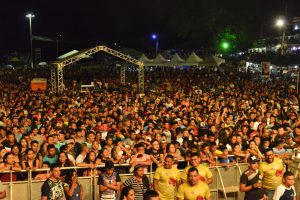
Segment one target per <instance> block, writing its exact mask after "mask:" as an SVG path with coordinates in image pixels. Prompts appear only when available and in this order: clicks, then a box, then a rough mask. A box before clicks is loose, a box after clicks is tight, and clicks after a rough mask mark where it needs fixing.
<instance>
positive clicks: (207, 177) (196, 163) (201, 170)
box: [181, 152, 213, 185]
mask: <svg viewBox="0 0 300 200" xmlns="http://www.w3.org/2000/svg"><path fill="white" fill-rule="evenodd" d="M191 167H195V168H197V169H198V174H199V180H201V181H202V182H205V183H207V184H208V185H209V184H211V183H212V181H213V179H212V173H211V171H210V170H209V168H208V167H205V166H203V165H202V164H201V158H200V156H199V154H198V153H197V152H194V153H192V155H191V159H190V165H189V166H187V167H186V168H185V169H184V170H183V173H182V176H181V182H183V183H184V182H186V181H187V178H188V171H189V169H190V168H191Z"/></svg>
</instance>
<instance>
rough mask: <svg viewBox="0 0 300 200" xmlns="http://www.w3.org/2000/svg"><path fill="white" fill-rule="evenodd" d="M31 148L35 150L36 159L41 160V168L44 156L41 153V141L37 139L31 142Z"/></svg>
mask: <svg viewBox="0 0 300 200" xmlns="http://www.w3.org/2000/svg"><path fill="white" fill-rule="evenodd" d="M31 149H32V151H33V154H34V155H33V156H34V159H36V160H39V168H42V165H43V157H42V155H41V153H39V142H38V141H37V140H33V141H32V142H31Z"/></svg>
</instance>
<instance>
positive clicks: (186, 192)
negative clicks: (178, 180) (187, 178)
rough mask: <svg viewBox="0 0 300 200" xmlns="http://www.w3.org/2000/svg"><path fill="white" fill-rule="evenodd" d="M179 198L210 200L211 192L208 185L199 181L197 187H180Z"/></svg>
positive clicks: (185, 185)
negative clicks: (208, 199)
mask: <svg viewBox="0 0 300 200" xmlns="http://www.w3.org/2000/svg"><path fill="white" fill-rule="evenodd" d="M177 197H178V198H181V199H183V200H197V199H201V200H202V199H207V198H210V191H209V188H208V185H207V184H206V183H203V182H201V181H199V182H198V184H197V185H195V186H191V185H189V184H188V183H183V184H182V185H180V186H179V189H178V193H177Z"/></svg>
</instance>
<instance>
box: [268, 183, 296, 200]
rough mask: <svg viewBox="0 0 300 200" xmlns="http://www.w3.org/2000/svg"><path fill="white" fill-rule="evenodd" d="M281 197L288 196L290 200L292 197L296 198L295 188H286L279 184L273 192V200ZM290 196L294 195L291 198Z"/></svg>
mask: <svg viewBox="0 0 300 200" xmlns="http://www.w3.org/2000/svg"><path fill="white" fill-rule="evenodd" d="M285 192H286V194H284V193H285ZM283 195H289V197H291V199H294V197H296V190H295V187H294V186H291V187H289V188H287V187H286V186H285V185H283V184H280V185H279V186H278V187H277V188H276V190H275V192H274V196H273V200H279V199H280V197H282V196H283ZM292 195H294V196H293V197H292Z"/></svg>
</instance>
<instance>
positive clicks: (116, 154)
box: [112, 142, 131, 164]
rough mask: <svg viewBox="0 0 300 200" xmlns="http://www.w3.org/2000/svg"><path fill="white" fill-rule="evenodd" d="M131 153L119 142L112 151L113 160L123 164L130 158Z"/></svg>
mask: <svg viewBox="0 0 300 200" xmlns="http://www.w3.org/2000/svg"><path fill="white" fill-rule="evenodd" d="M130 155H131V153H130V151H128V149H127V148H125V147H124V146H123V143H122V142H118V143H117V144H116V145H115V146H114V148H113V149H112V158H113V159H114V160H115V162H114V163H116V164H123V163H125V162H126V161H127V159H129V158H130Z"/></svg>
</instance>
